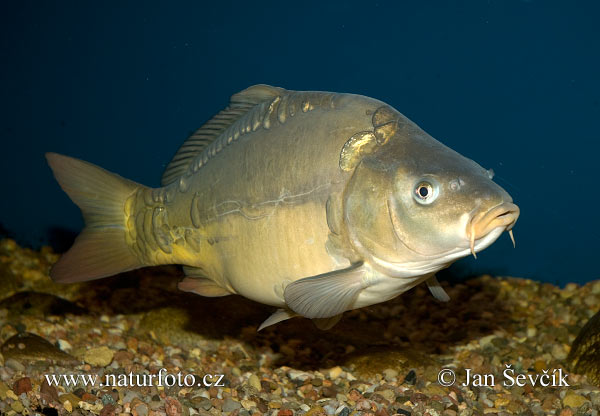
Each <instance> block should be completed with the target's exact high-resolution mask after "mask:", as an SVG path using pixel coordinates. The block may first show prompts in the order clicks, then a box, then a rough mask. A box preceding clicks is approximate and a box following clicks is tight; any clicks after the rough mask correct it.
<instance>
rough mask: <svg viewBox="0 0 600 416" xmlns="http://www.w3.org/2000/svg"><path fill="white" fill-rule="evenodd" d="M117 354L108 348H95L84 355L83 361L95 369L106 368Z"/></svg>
mask: <svg viewBox="0 0 600 416" xmlns="http://www.w3.org/2000/svg"><path fill="white" fill-rule="evenodd" d="M114 355H115V352H114V351H113V350H111V349H110V348H108V347H106V346H102V347H95V348H90V349H89V350H86V352H85V353H84V355H83V361H85V362H86V363H88V364H89V365H92V366H94V367H106V366H107V365H109V364H110V363H111V362H112V360H113V357H114Z"/></svg>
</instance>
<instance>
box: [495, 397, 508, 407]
mask: <svg viewBox="0 0 600 416" xmlns="http://www.w3.org/2000/svg"><path fill="white" fill-rule="evenodd" d="M509 403H510V399H508V398H506V397H499V398H497V399H496V400H495V401H494V407H496V408H499V407H502V406H507V405H508V404H509Z"/></svg>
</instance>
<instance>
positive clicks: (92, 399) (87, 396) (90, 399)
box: [81, 392, 98, 403]
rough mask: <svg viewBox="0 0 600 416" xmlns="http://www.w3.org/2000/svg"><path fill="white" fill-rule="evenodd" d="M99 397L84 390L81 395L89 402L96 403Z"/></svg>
mask: <svg viewBox="0 0 600 416" xmlns="http://www.w3.org/2000/svg"><path fill="white" fill-rule="evenodd" d="M97 399H98V398H97V397H96V396H94V395H93V394H91V393H88V392H84V393H83V394H82V395H81V400H83V401H86V402H88V403H95V402H96V400H97Z"/></svg>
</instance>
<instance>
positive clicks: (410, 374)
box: [404, 370, 417, 384]
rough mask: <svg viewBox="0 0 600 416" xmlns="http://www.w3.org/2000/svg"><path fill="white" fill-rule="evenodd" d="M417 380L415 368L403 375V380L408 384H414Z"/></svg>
mask: <svg viewBox="0 0 600 416" xmlns="http://www.w3.org/2000/svg"><path fill="white" fill-rule="evenodd" d="M416 381H417V373H415V370H410V371H409V372H408V374H407V375H406V376H404V382H405V383H408V384H415V382H416Z"/></svg>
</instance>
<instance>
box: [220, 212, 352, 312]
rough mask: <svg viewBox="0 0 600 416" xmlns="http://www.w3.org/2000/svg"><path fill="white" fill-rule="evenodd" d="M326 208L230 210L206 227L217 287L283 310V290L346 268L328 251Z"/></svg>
mask: <svg viewBox="0 0 600 416" xmlns="http://www.w3.org/2000/svg"><path fill="white" fill-rule="evenodd" d="M328 233H329V230H328V227H327V220H326V216H325V207H324V205H322V204H321V203H319V202H318V201H309V202H305V203H303V204H299V205H284V204H277V205H274V206H270V207H267V208H265V209H264V210H263V211H262V212H260V213H255V216H250V215H248V213H245V212H240V211H236V212H230V213H227V214H225V215H223V216H222V217H220V219H219V220H218V221H216V222H215V223H214V224H213V225H212V226H210V227H209V229H208V234H212V235H214V236H215V237H214V238H213V241H212V245H213V249H214V252H215V254H216V256H215V257H214V258H213V260H212V261H216V262H218V264H215V265H214V267H213V269H218V270H221V273H222V275H221V276H220V277H219V281H220V284H222V285H223V286H224V287H228V288H230V289H232V290H233V291H235V293H238V294H240V295H243V296H245V297H247V298H250V299H253V300H255V301H258V302H261V303H265V304H269V305H273V306H280V307H282V306H284V304H285V302H284V299H283V289H284V288H285V286H286V285H287V284H289V283H290V282H292V281H295V280H297V279H301V278H304V277H307V276H313V275H318V274H321V273H326V272H329V271H332V270H336V269H338V268H341V267H344V266H345V265H340V264H338V263H337V262H336V261H335V260H334V259H333V258H332V257H331V256H330V255H329V254H328V252H327V250H326V248H325V243H326V241H327V238H328Z"/></svg>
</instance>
